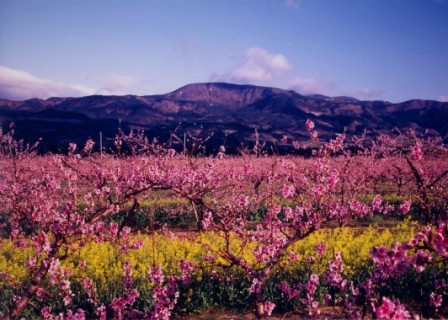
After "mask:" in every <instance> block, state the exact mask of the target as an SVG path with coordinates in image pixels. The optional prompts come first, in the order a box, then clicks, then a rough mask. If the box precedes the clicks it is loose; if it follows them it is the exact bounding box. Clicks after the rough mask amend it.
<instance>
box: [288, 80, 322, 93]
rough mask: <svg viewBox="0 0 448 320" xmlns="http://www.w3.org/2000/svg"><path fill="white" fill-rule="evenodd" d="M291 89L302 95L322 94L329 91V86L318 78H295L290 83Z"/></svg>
mask: <svg viewBox="0 0 448 320" xmlns="http://www.w3.org/2000/svg"><path fill="white" fill-rule="evenodd" d="M289 85H290V89H293V90H295V91H297V92H298V93H300V94H313V93H320V94H322V93H323V92H325V91H328V89H329V88H328V85H326V84H325V83H322V82H321V81H319V80H318V79H316V78H301V77H295V78H294V79H292V80H291V81H290V82H289Z"/></svg>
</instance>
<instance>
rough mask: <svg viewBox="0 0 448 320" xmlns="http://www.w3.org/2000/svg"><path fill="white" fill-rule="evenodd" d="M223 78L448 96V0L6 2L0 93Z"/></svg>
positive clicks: (332, 92) (22, 95) (103, 90)
mask: <svg viewBox="0 0 448 320" xmlns="http://www.w3.org/2000/svg"><path fill="white" fill-rule="evenodd" d="M217 81H219V82H231V83H238V84H254V85H260V86H270V87H278V88H283V89H290V90H295V91H297V92H298V93H301V94H314V93H320V94H325V95H329V96H340V95H345V96H352V97H356V98H358V99H362V100H386V101H391V102H401V101H406V100H410V99H430V100H439V101H448V0H64V1H62V0H0V98H6V99H11V100H25V99H30V98H43V99H46V98H49V97H52V96H59V97H78V96H86V95H92V94H103V95H125V94H135V95H152V94H164V93H168V92H171V91H174V90H176V89H178V88H180V87H182V86H184V85H187V84H189V83H198V82H217Z"/></svg>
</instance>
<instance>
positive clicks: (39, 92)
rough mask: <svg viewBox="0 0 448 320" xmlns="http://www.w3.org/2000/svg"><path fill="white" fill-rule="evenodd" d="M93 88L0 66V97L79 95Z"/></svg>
mask: <svg viewBox="0 0 448 320" xmlns="http://www.w3.org/2000/svg"><path fill="white" fill-rule="evenodd" d="M94 93H95V90H94V89H92V88H89V87H86V86H82V85H67V84H60V83H55V82H53V81H50V80H46V79H41V78H38V77H35V76H33V75H32V74H30V73H28V72H25V71H21V70H15V69H11V68H8V67H5V66H0V97H1V98H5V99H10V100H26V99H31V98H41V99H47V98H50V97H80V96H86V95H91V94H94Z"/></svg>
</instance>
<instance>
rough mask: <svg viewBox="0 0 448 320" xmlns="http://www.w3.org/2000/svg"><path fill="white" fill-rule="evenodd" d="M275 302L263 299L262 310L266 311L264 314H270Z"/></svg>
mask: <svg viewBox="0 0 448 320" xmlns="http://www.w3.org/2000/svg"><path fill="white" fill-rule="evenodd" d="M274 308H275V303H273V302H271V301H265V303H264V310H265V311H266V314H267V315H268V316H270V315H271V314H272V311H274Z"/></svg>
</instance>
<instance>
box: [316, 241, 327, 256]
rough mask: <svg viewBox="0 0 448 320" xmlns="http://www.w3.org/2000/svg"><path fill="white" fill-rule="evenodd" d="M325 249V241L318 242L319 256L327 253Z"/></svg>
mask: <svg viewBox="0 0 448 320" xmlns="http://www.w3.org/2000/svg"><path fill="white" fill-rule="evenodd" d="M325 250H326V244H325V242H321V243H318V244H316V253H317V255H318V256H323V255H324V254H325Z"/></svg>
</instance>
